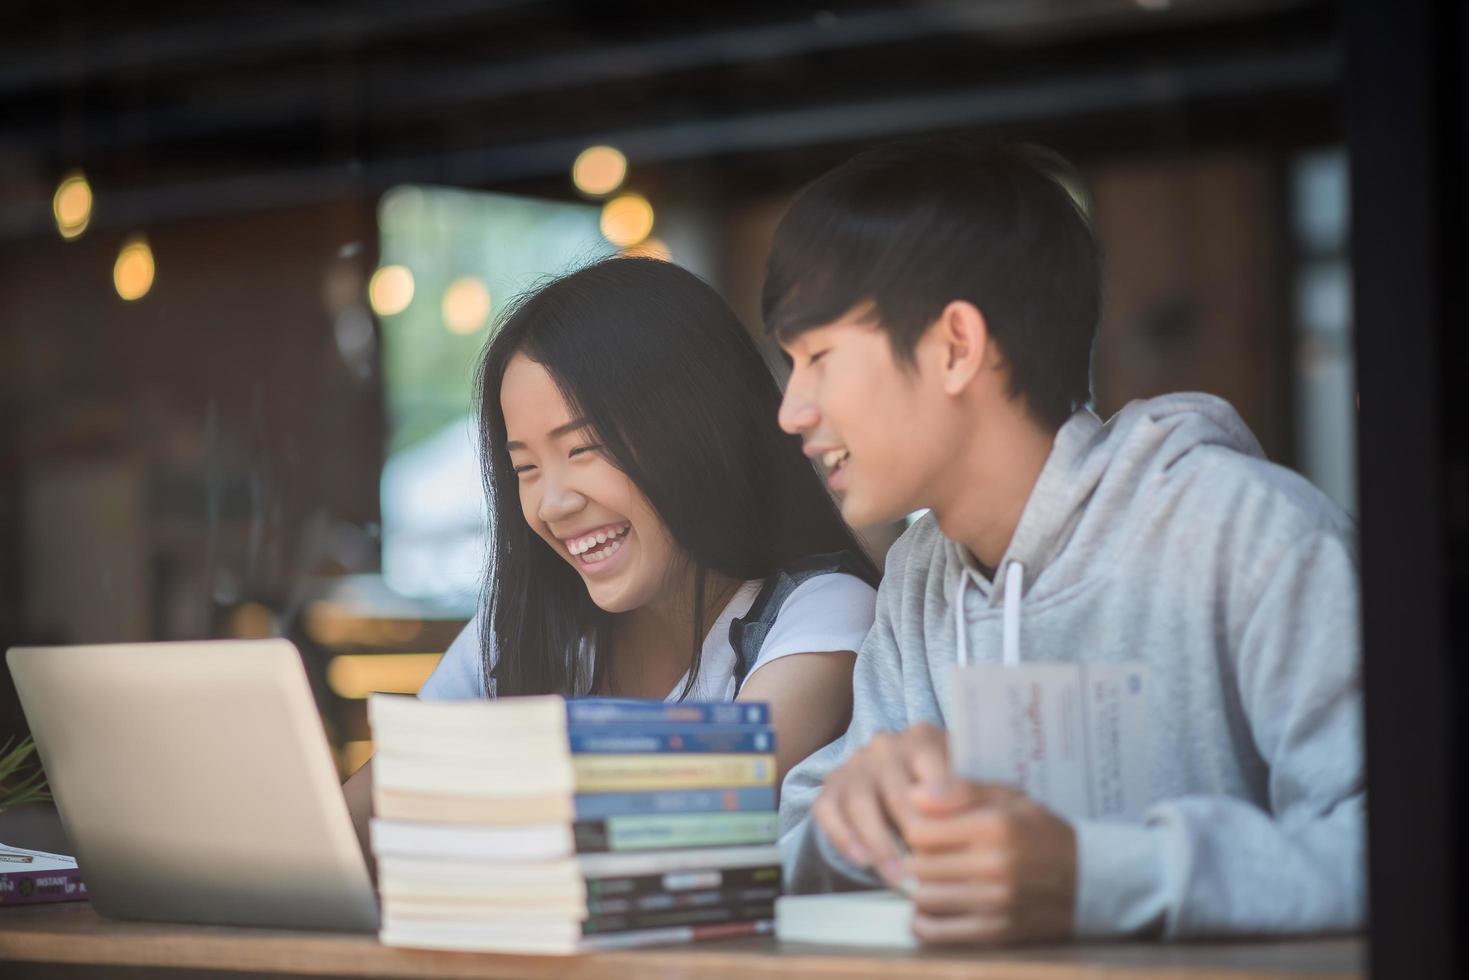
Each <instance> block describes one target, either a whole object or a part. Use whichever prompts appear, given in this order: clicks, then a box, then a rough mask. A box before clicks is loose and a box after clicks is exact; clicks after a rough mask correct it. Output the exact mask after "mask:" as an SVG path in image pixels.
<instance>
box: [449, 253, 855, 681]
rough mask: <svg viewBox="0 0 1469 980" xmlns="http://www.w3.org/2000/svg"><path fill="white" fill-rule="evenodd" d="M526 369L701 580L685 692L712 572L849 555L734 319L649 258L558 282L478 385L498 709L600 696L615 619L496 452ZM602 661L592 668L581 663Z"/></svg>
mask: <svg viewBox="0 0 1469 980" xmlns="http://www.w3.org/2000/svg"><path fill="white" fill-rule="evenodd" d="M518 353H524V354H525V355H526V356H528V357H529V358H530V359H531V360H533V361H536V362H537V363H539V364H540V365H542V366H543V367H544V368H545V369H546V370H547V372H548V373H549V374H550V375H551V377H552V378H553V379H554V380H555V382H556V384H557V386H558V387H559V388H560V389H561V393H562V395H563V396H564V397H565V399H566V402H567V405H568V406H569V407H570V408H571V410H572V413H573V417H576V418H585V419H587V420H588V421H589V422H590V423H591V427H592V429H593V431H594V432H595V433H596V437H597V440H598V442H600V443H601V445H602V446H603V451H604V452H605V453H606V454H607V457H608V459H609V460H610V461H611V462H612V463H613V464H614V465H615V466H617V467H618V468H619V469H621V470H622V471H623V472H625V473H626V474H627V475H628V477H629V478H631V480H632V481H633V483H634V484H635V485H636V486H637V488H638V489H639V490H640V491H641V492H642V493H643V495H644V496H645V497H647V499H648V502H649V503H650V504H651V505H652V507H653V510H654V511H655V512H656V513H657V515H658V517H659V518H660V519H661V520H662V521H663V524H664V525H665V526H666V527H667V528H668V532H669V534H670V536H671V537H672V539H673V541H674V543H675V544H676V545H677V547H678V548H679V549H680V550H681V551H682V552H683V553H684V555H686V556H687V557H688V559H689V560H690V561H691V562H692V566H693V569H694V573H695V574H694V582H695V587H694V610H693V613H694V635H693V637H692V648H691V654H690V657H691V659H690V669H689V681H688V683H687V685H686V686H685V688H684V694H685V696H686V695H687V693H688V691H689V690H690V689H692V686H693V680H694V678H695V677H696V675H697V673H698V668H699V660H700V651H701V649H702V644H703V632H704V629H705V624H704V620H705V615H704V613H705V610H704V608H703V606H704V601H705V595H704V581H705V575H706V573H707V572H710V571H713V572H718V573H721V574H723V575H726V576H729V577H731V578H733V579H736V580H739V581H743V580H747V579H756V578H764V577H765V576H767V575H769V574H770V573H771V572H773V571H774V570H775V569H777V568H778V567H780V566H781V565H783V564H785V563H787V562H790V561H793V560H795V559H798V558H802V557H805V556H808V555H813V554H819V553H823V552H832V551H842V550H846V551H850V552H851V553H852V554H853V555H854V556H856V557H857V559H858V561H859V562H860V563H861V565H862V567H863V568H864V569H865V571H866V572H867V577H868V579H869V581H870V582H872V583H876V581H877V578H878V573H877V569H876V567H875V566H874V565H873V564H872V562H871V560H870V559H868V558H867V556H866V555H865V553H864V552H863V551H862V549H861V547H860V546H859V545H858V543H857V541H856V538H855V536H854V535H853V534H852V532H851V530H850V529H849V528H848V527H847V526H846V524H844V523H843V522H842V519H841V516H840V514H839V513H838V511H837V509H836V506H835V505H834V504H833V502H832V500H831V498H830V497H829V496H828V495H827V493H826V491H825V489H824V488H823V487H822V484H821V480H820V478H819V477H818V475H817V473H816V471H815V468H814V467H813V466H812V464H811V463H810V462H809V461H808V460H807V459H806V458H805V457H804V456H803V455H802V453H801V448H800V440H799V439H798V438H797V437H795V436H789V435H786V434H785V433H783V432H782V431H781V430H780V428H779V427H778V425H777V424H776V413H777V411H778V409H779V406H780V390H779V389H778V388H777V386H776V383H775V379H774V378H773V377H772V376H771V373H770V370H769V369H768V368H767V366H766V364H765V362H764V361H763V360H762V359H761V357H760V353H759V351H758V350H757V349H756V347H755V343H754V341H753V339H752V338H751V337H750V335H749V334H748V333H747V332H746V331H745V329H744V327H743V326H741V325H740V322H739V321H738V320H737V319H736V318H735V316H734V313H733V312H732V311H731V310H730V309H729V307H728V306H727V305H726V304H725V302H724V301H723V300H722V299H720V297H719V296H718V294H716V293H715V292H714V290H713V289H711V288H710V287H709V286H708V285H707V284H705V283H704V282H703V281H702V280H700V279H699V278H698V277H697V276H695V275H693V274H692V273H690V272H687V271H685V270H684V269H681V268H679V267H678V266H676V265H673V264H671V263H668V262H660V261H658V260H656V259H642V258H615V259H608V260H604V261H602V262H598V263H597V264H595V265H591V266H588V267H586V268H583V269H580V270H578V271H576V272H573V273H571V274H570V275H567V276H564V277H562V278H560V279H557V280H554V281H552V282H551V283H550V284H549V285H546V286H544V287H542V288H540V289H539V290H537V291H536V292H534V293H532V294H530V295H528V296H526V297H523V298H522V299H520V300H519V301H517V303H516V304H515V305H514V306H513V307H512V308H511V310H510V311H509V313H508V314H507V315H506V316H505V318H504V320H503V322H502V323H501V324H500V327H499V329H498V331H497V332H496V333H495V335H494V337H493V338H492V339H491V340H490V342H489V344H488V345H487V346H486V348H485V353H484V356H483V359H482V361H481V363H480V368H479V383H478V394H479V403H480V449H481V456H482V463H481V465H482V468H483V476H484V483H485V493H486V496H487V498H488V500H489V506H490V515H491V525H492V535H493V539H494V547H493V549H492V552H491V556H490V560H489V567H488V569H487V573H486V585H485V590H484V595H483V598H482V600H481V616H480V656H481V664H482V667H483V669H484V671H485V676H486V679H487V681H492V683H487V684H486V687H487V689H489V690H491V691H492V692H494V693H495V695H496V696H507V695H518V694H564V695H567V696H578V695H584V694H588V693H591V692H592V691H594V690H596V689H597V688H598V687H599V686H600V685H601V684H602V682H603V680H604V678H605V677H606V676H607V673H606V672H607V671H608V669H609V666H610V663H611V661H612V659H613V657H614V656H615V651H613V649H612V621H613V616H612V614H610V613H607V612H604V611H603V610H602V609H600V608H599V607H598V606H597V605H596V604H595V603H593V602H592V600H591V597H590V596H589V595H588V593H587V589H586V587H585V586H584V585H583V583H582V581H581V577H580V576H579V575H578V574H577V572H576V570H575V569H573V568H572V567H571V565H569V564H568V563H567V562H566V561H565V560H564V559H563V558H561V556H559V555H558V554H556V553H555V552H554V551H553V550H552V549H551V547H550V546H549V545H548V544H546V542H545V541H543V540H542V539H541V538H540V536H539V535H537V534H536V533H535V532H534V531H533V530H532V529H531V528H530V526H529V525H527V523H526V521H525V518H524V517H523V515H522V513H521V509H520V491H519V488H518V485H517V481H516V476H515V472H514V470H513V468H512V467H511V464H510V455H509V453H508V452H507V451H506V449H505V442H506V434H505V415H504V412H503V411H502V410H501V407H500V384H501V381H502V380H503V378H504V376H505V368H506V366H507V365H508V364H509V362H510V359H511V358H512V357H514V356H515V355H516V354H518ZM584 638H587V639H590V640H591V641H592V643H593V644H594V646H595V650H596V657H595V658H593V660H594V665H593V666H591V667H590V669H589V667H588V664H587V662H586V661H587V658H586V657H584V656H582V655H581V646H582V641H583V639H584Z"/></svg>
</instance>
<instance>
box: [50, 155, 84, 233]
mask: <svg viewBox="0 0 1469 980" xmlns="http://www.w3.org/2000/svg"><path fill="white" fill-rule="evenodd" d="M51 213H52V214H54V215H55V216H56V230H57V231H59V232H61V237H62V238H65V239H68V240H70V239H73V238H76V237H77V236H78V235H80V234H81V233H82V232H84V231H86V230H87V225H88V224H90V223H91V221H92V185H91V184H89V183H87V178H86V175H85V174H83V173H82V172H81V171H80V170H77V171H74V172H72V173H70V174H67V176H66V178H65V179H64V180H62V182H61V183H60V184H57V185H56V193H55V194H54V195H52V197H51Z"/></svg>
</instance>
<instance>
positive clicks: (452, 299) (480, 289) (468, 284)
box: [440, 276, 490, 334]
mask: <svg viewBox="0 0 1469 980" xmlns="http://www.w3.org/2000/svg"><path fill="white" fill-rule="evenodd" d="M440 310H441V312H442V313H443V314H444V326H446V327H448V328H449V330H450V331H451V332H453V333H458V334H470V333H474V332H475V331H476V330H478V329H479V328H480V327H482V326H484V325H485V321H486V320H488V319H489V318H490V290H489V288H488V287H487V286H486V285H485V284H484V281H483V280H481V279H478V278H476V277H474V276H463V277H462V278H459V279H455V280H454V281H453V282H451V283H449V288H448V289H446V290H444V301H443V303H442V304H441V306H440Z"/></svg>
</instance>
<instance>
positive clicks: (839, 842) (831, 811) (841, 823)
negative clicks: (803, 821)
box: [811, 789, 872, 868]
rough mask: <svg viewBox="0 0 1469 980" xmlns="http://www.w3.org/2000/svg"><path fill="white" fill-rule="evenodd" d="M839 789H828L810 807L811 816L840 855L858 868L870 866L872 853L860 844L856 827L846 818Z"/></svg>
mask: <svg viewBox="0 0 1469 980" xmlns="http://www.w3.org/2000/svg"><path fill="white" fill-rule="evenodd" d="M843 795H844V794H843V793H842V792H841V791H840V790H834V789H828V790H827V791H826V792H825V793H823V794H822V795H821V796H820V797H819V798H818V799H817V800H816V803H815V804H814V805H813V806H812V807H811V817H812V819H814V820H815V821H816V825H817V826H818V827H820V828H821V832H822V833H824V834H826V838H827V840H829V841H831V844H832V846H833V847H835V848H836V849H837V850H838V851H839V852H841V854H842V856H843V857H845V858H846V859H847V860H848V861H851V862H852V863H853V864H855V865H856V866H857V867H859V868H869V867H871V866H872V855H871V854H869V853H868V852H867V850H866V849H865V848H864V847H863V846H862V843H861V840H860V839H859V837H858V836H857V831H856V829H855V828H854V827H853V826H852V824H851V822H850V821H849V820H848V819H847V810H846V807H845V805H844V803H843V801H842V796H843Z"/></svg>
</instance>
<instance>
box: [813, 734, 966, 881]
mask: <svg viewBox="0 0 1469 980" xmlns="http://www.w3.org/2000/svg"><path fill="white" fill-rule="evenodd" d="M949 778H950V777H949V743H948V739H947V738H946V737H945V736H944V733H943V731H942V730H941V729H939V728H935V727H934V726H933V725H914V726H913V727H911V728H908V729H905V730H904V731H902V732H900V733H894V732H878V733H877V734H876V735H874V736H873V738H872V741H870V742H868V743H867V745H866V746H864V747H863V748H861V749H860V750H858V751H857V752H855V753H853V755H852V756H851V758H849V759H848V760H847V761H846V763H845V764H843V765H842V766H841V768H839V769H837V770H835V771H833V772H832V773H831V774H830V775H829V776H827V777H826V782H825V785H824V786H823V787H822V790H821V795H820V796H819V797H818V798H817V800H816V802H815V804H813V805H812V807H811V816H812V818H813V819H814V820H815V821H816V823H817V825H818V826H819V827H820V828H821V830H822V831H823V832H824V833H825V834H826V836H827V839H828V840H830V841H831V843H832V845H833V846H835V847H836V849H837V850H838V851H840V852H841V853H842V855H843V856H844V857H845V858H846V859H847V860H848V861H851V862H852V863H853V864H855V865H856V866H857V867H859V868H871V869H873V870H875V871H876V872H877V873H878V874H879V875H881V876H882V878H883V880H884V881H886V882H887V883H888V884H889V885H899V884H900V883H902V881H903V880H904V879H905V878H906V877H907V876H908V872H907V869H906V868H905V867H904V865H903V860H902V849H901V847H900V846H899V844H898V837H902V836H906V828H907V825H908V823H909V821H910V820H912V819H913V818H914V817H915V816H916V815H917V811H916V810H915V808H914V795H913V792H914V790H915V789H916V788H917V787H919V786H923V785H944V784H946V783H947V782H948V780H949ZM895 834H896V835H898V837H895Z"/></svg>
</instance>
